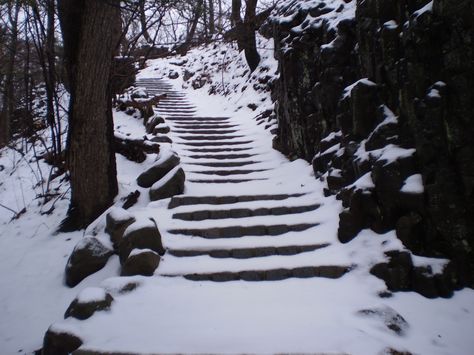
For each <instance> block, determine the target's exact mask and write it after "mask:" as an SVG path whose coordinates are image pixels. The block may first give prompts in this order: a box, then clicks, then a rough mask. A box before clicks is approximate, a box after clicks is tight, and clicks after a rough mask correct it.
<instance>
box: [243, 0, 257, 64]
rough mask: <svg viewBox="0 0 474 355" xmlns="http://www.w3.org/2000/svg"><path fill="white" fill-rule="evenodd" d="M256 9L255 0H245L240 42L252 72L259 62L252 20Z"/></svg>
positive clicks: (253, 20)
mask: <svg viewBox="0 0 474 355" xmlns="http://www.w3.org/2000/svg"><path fill="white" fill-rule="evenodd" d="M256 11H257V0H247V6H246V7H245V17H244V24H245V26H244V27H243V32H244V33H243V36H242V37H243V38H242V44H243V47H244V50H245V59H246V60H247V63H248V65H249V67H250V70H251V71H252V72H253V71H254V70H255V69H256V68H257V66H258V63H260V55H259V54H258V50H257V40H256V38H255V29H254V22H255V16H256Z"/></svg>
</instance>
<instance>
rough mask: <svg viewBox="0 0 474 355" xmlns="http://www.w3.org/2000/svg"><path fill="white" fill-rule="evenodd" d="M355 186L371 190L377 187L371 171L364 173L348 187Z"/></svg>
mask: <svg viewBox="0 0 474 355" xmlns="http://www.w3.org/2000/svg"><path fill="white" fill-rule="evenodd" d="M351 187H355V188H356V189H360V190H369V189H373V188H375V185H374V182H373V180H372V175H371V173H370V172H368V173H366V174H364V175H362V176H361V177H360V178H358V179H357V180H356V181H355V182H354V183H353V184H351V185H349V186H348V188H351Z"/></svg>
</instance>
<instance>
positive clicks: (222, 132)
mask: <svg viewBox="0 0 474 355" xmlns="http://www.w3.org/2000/svg"><path fill="white" fill-rule="evenodd" d="M173 132H174V133H187V134H204V135H206V134H209V135H213V134H230V133H235V132H238V130H236V129H234V130H229V129H214V130H209V129H208V130H205V129H202V130H194V129H174V130H173ZM239 137H242V136H239Z"/></svg>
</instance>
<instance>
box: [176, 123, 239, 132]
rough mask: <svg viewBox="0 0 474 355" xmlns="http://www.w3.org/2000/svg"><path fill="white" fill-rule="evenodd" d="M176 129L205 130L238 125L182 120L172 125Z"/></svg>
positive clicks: (229, 127)
mask: <svg viewBox="0 0 474 355" xmlns="http://www.w3.org/2000/svg"><path fill="white" fill-rule="evenodd" d="M174 127H175V128H177V129H187V130H195V131H205V130H210V129H211V130H212V129H232V128H237V127H238V125H230V124H199V125H197V124H194V123H193V122H183V123H179V124H175V125H174Z"/></svg>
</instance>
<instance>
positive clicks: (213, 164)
mask: <svg viewBox="0 0 474 355" xmlns="http://www.w3.org/2000/svg"><path fill="white" fill-rule="evenodd" d="M258 163H261V162H258V161H235V162H203V163H197V162H189V163H188V162H186V164H187V165H198V166H208V167H211V168H233V167H239V166H246V165H252V164H258Z"/></svg>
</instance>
